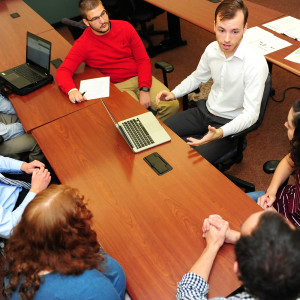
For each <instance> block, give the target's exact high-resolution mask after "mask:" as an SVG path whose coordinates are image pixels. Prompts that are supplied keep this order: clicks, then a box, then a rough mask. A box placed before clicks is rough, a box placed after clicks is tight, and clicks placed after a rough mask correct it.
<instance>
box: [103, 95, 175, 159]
mask: <svg viewBox="0 0 300 300" xmlns="http://www.w3.org/2000/svg"><path fill="white" fill-rule="evenodd" d="M101 101H102V103H103V105H104V107H105V108H106V111H107V112H108V114H109V115H110V117H111V119H112V120H113V122H114V124H115V125H116V127H117V129H118V130H119V131H120V133H121V134H122V136H123V137H124V139H125V141H126V142H127V144H128V145H129V146H130V148H131V149H132V151H133V152H135V153H138V152H141V151H144V150H146V149H149V148H152V147H154V146H157V145H160V144H163V143H166V142H168V141H170V140H171V137H170V136H169V135H168V134H167V132H166V131H165V129H164V128H163V127H162V126H161V125H160V124H159V121H158V120H157V119H156V117H155V116H154V115H153V114H152V113H151V112H147V113H144V114H141V115H138V116H135V117H132V118H129V119H126V120H123V121H120V122H117V121H116V120H115V118H114V117H113V115H112V114H111V112H110V111H109V109H108V107H107V106H106V105H105V103H104V101H103V100H101Z"/></svg>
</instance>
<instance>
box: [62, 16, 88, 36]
mask: <svg viewBox="0 0 300 300" xmlns="http://www.w3.org/2000/svg"><path fill="white" fill-rule="evenodd" d="M61 22H62V23H63V24H65V25H67V26H68V28H69V30H70V32H71V34H72V36H73V38H74V40H77V39H78V38H79V37H80V36H81V35H82V33H83V31H84V30H85V29H86V28H87V26H86V25H85V24H84V23H83V22H82V21H79V22H78V21H73V20H71V19H68V18H63V19H62V20H61Z"/></svg>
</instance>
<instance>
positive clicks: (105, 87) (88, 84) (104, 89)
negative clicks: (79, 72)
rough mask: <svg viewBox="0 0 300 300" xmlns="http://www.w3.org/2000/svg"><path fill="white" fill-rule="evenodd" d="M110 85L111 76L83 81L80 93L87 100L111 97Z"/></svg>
mask: <svg viewBox="0 0 300 300" xmlns="http://www.w3.org/2000/svg"><path fill="white" fill-rule="evenodd" d="M109 83H110V77H109V76H108V77H99V78H93V79H87V80H81V81H80V87H79V91H80V93H85V94H84V96H85V97H86V99H87V100H92V99H98V98H105V97H109Z"/></svg>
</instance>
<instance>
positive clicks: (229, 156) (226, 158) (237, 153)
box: [214, 73, 272, 171]
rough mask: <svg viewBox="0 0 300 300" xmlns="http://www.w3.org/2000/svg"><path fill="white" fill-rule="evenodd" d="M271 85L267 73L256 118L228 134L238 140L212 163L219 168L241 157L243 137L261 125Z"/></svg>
mask: <svg viewBox="0 0 300 300" xmlns="http://www.w3.org/2000/svg"><path fill="white" fill-rule="evenodd" d="M271 87H272V77H271V74H270V73H269V74H268V77H267V79H266V83H265V89H264V93H263V97H262V101H261V106H260V113H259V116H258V120H257V121H256V122H255V123H254V124H253V125H252V126H250V127H249V128H247V129H245V130H243V131H241V132H238V133H236V134H233V135H231V136H230V138H232V139H237V140H238V142H237V147H235V148H233V149H232V150H231V151H229V152H227V153H226V154H224V155H223V156H222V157H220V158H219V159H218V160H217V161H216V162H215V163H214V164H215V165H216V166H217V168H218V169H219V170H221V171H224V170H227V169H229V168H230V167H231V166H232V165H233V164H234V163H238V162H240V161H241V160H242V159H243V150H244V149H245V148H246V145H247V143H246V139H245V137H246V135H247V134H248V133H249V132H251V131H253V130H256V129H257V128H258V127H259V126H260V125H261V123H262V121H263V118H264V115H265V111H266V107H267V103H268V99H269V96H270V91H271Z"/></svg>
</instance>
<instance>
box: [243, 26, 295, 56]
mask: <svg viewBox="0 0 300 300" xmlns="http://www.w3.org/2000/svg"><path fill="white" fill-rule="evenodd" d="M244 37H245V40H246V41H248V43H249V44H251V45H252V46H253V47H255V48H257V49H259V51H261V52H262V54H263V55H266V54H269V53H272V52H274V51H277V50H280V49H283V48H285V47H288V46H290V45H291V43H289V42H287V41H285V40H283V39H281V38H279V37H277V36H275V35H274V34H273V33H271V32H269V31H266V30H264V29H262V28H260V27H257V26H255V27H252V28H250V29H248V30H247V31H246V33H245V34H244Z"/></svg>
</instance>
